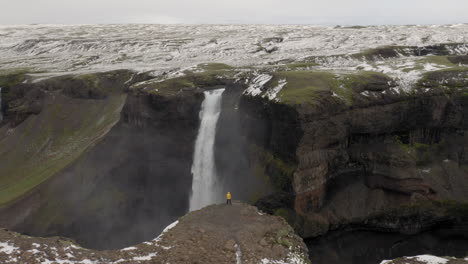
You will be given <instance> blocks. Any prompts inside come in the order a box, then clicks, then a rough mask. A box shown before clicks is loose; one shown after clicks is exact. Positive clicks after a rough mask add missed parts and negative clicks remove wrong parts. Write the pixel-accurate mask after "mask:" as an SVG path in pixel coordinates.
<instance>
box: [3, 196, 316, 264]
mask: <svg viewBox="0 0 468 264" xmlns="http://www.w3.org/2000/svg"><path fill="white" fill-rule="evenodd" d="M0 262H1V263H8V262H19V263H29V264H34V263H69V262H71V263H83V264H84V263H87V264H90V263H172V264H177V263H200V264H208V263H216V264H222V263H230V264H231V263H238V264H239V263H244V264H251V263H252V264H254V263H255V264H257V263H296V264H301V263H304V264H305V263H309V260H308V256H307V248H306V246H305V244H304V243H303V241H302V239H301V238H300V237H298V236H297V235H296V234H295V233H294V231H293V229H292V228H291V227H290V226H289V225H288V224H287V223H286V222H285V221H284V220H283V218H281V217H276V216H270V215H266V214H263V213H261V212H260V211H258V210H257V208H255V207H253V206H249V205H245V204H241V203H234V204H233V205H212V206H208V207H205V208H203V209H201V210H198V211H194V212H191V213H189V214H187V215H185V216H184V217H182V218H180V219H179V220H178V221H177V222H175V223H173V224H171V225H170V226H169V227H167V228H166V229H165V230H164V232H163V233H162V234H161V235H160V236H159V237H158V238H156V239H154V240H151V241H147V242H143V243H141V244H138V245H136V246H132V247H128V248H124V249H121V250H109V251H96V250H89V249H85V248H82V247H80V246H78V245H77V244H75V243H74V242H73V241H71V240H67V239H64V238H61V237H52V238H36V237H29V236H24V235H20V234H18V233H15V232H11V231H8V230H5V229H0Z"/></svg>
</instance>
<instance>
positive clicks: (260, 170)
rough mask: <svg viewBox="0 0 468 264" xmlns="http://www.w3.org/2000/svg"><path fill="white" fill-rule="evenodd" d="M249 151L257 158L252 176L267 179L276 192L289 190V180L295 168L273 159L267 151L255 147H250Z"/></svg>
mask: <svg viewBox="0 0 468 264" xmlns="http://www.w3.org/2000/svg"><path fill="white" fill-rule="evenodd" d="M250 151H251V153H253V155H255V157H257V158H258V161H257V162H258V163H257V164H256V165H255V166H254V175H256V176H257V177H262V178H264V177H265V176H267V177H269V179H270V182H271V183H272V184H273V186H274V187H275V188H276V189H277V190H288V189H289V188H291V180H292V176H293V173H294V171H295V170H296V167H295V166H294V165H292V164H289V163H287V162H285V161H283V160H282V159H280V158H278V157H275V156H274V155H273V154H272V153H270V152H269V151H267V150H265V149H263V148H261V147H258V146H256V145H251V146H250Z"/></svg>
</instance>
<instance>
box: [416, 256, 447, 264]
mask: <svg viewBox="0 0 468 264" xmlns="http://www.w3.org/2000/svg"><path fill="white" fill-rule="evenodd" d="M412 259H414V260H417V261H423V262H425V263H427V264H445V263H447V262H448V261H449V260H448V259H445V258H439V257H435V256H431V255H421V256H416V257H414V258H412Z"/></svg>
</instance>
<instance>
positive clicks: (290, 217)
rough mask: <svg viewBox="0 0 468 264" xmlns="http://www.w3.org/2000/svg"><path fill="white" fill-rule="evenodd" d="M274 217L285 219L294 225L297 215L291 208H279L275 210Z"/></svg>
mask: <svg viewBox="0 0 468 264" xmlns="http://www.w3.org/2000/svg"><path fill="white" fill-rule="evenodd" d="M274 215H276V216H280V217H282V218H284V220H286V222H288V223H289V224H293V223H294V215H295V213H294V211H292V210H291V209H289V208H278V209H276V210H275V212H274Z"/></svg>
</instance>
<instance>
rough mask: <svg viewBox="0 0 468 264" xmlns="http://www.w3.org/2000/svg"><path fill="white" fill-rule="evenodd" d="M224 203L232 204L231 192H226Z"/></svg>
mask: <svg viewBox="0 0 468 264" xmlns="http://www.w3.org/2000/svg"><path fill="white" fill-rule="evenodd" d="M226 204H230V205H232V202H231V193H230V192H228V193H227V194H226Z"/></svg>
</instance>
